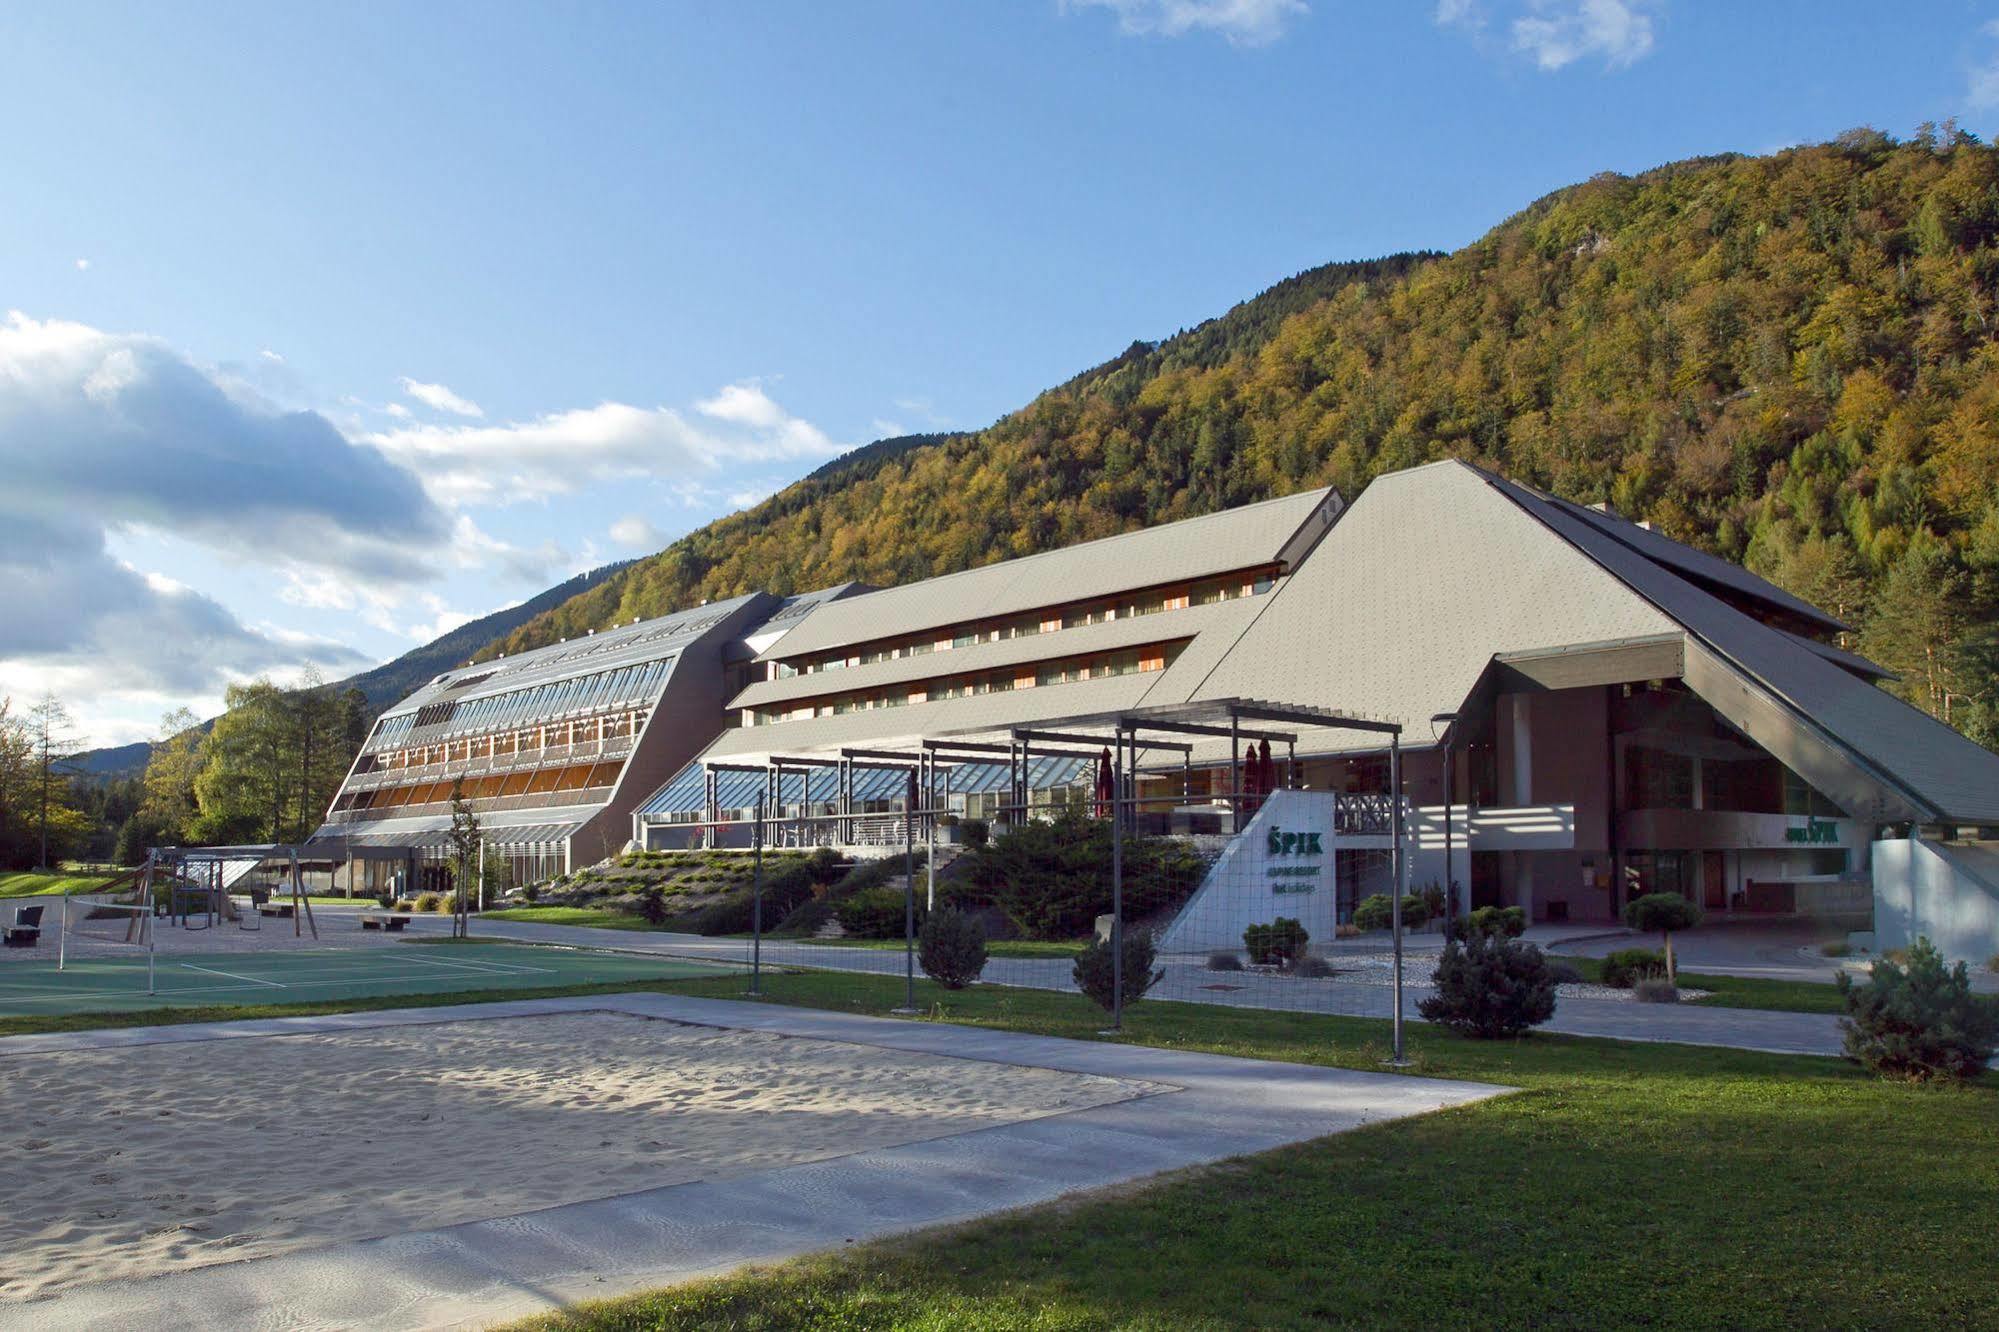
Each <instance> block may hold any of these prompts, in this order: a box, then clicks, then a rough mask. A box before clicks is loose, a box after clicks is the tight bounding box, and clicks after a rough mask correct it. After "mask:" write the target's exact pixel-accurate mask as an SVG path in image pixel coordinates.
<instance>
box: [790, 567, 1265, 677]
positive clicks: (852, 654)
mask: <svg viewBox="0 0 1999 1332" xmlns="http://www.w3.org/2000/svg"><path fill="white" fill-rule="evenodd" d="M1275 583H1276V578H1275V575H1274V574H1273V573H1272V572H1271V571H1270V570H1267V569H1266V570H1263V571H1261V572H1256V573H1246V574H1230V575H1227V576H1225V577H1221V578H1208V579H1203V580H1202V581H1200V582H1197V583H1192V584H1187V585H1183V586H1180V587H1171V588H1155V589H1153V590H1151V591H1149V592H1141V593H1137V594H1135V595H1133V596H1129V597H1123V598H1118V599H1115V600H1109V601H1088V602H1077V603H1076V604H1074V605H1070V606H1057V607H1053V608H1051V609H1049V610H1044V611H1036V612H1033V613H1032V614H1028V615H1018V616H1014V617H1012V618H1011V619H1007V620H1003V621H998V622H994V621H979V622H977V623H973V624H962V625H958V626H957V627H955V628H950V629H941V630H936V631H934V632H930V633H926V634H922V635H918V636H914V637H910V638H904V639H898V640H895V641H893V642H881V643H870V644H866V645H864V646H862V647H858V648H842V649H841V650H840V651H839V652H838V653H834V654H830V655H827V656H821V657H810V658H806V659H804V660H802V661H798V662H788V661H782V662H779V663H777V672H776V674H777V678H778V679H780V680H788V679H790V678H791V677H793V676H797V675H816V674H818V673H820V672H822V671H838V670H844V669H846V668H847V667H850V666H871V665H873V664H874V663H876V662H880V661H898V660H900V659H902V658H904V657H921V656H926V655H928V654H929V653H932V652H948V651H950V650H951V649H953V648H965V647H975V646H977V645H978V644H980V643H998V642H1003V641H1005V640H1007V639H1012V638H1031V637H1033V636H1034V635H1036V634H1052V633H1054V632H1056V631H1057V630H1061V629H1080V628H1083V627H1084V626H1086V625H1092V624H1106V623H1109V622H1111V621H1115V620H1129V619H1132V618H1134V617H1136V616H1140V615H1156V614H1158V613H1159V612H1161V611H1169V610H1185V609H1186V608H1187V607H1189V606H1209V605H1213V604H1214V603H1215V602H1218V601H1232V600H1234V599H1236V598H1237V597H1250V596H1256V595H1259V594H1261V593H1264V592H1268V591H1269V590H1270V589H1271V587H1272V586H1274V585H1275Z"/></svg>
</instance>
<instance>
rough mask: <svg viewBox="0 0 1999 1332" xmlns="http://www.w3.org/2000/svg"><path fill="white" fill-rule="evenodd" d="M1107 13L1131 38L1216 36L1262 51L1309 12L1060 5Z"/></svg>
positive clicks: (1229, 4) (1201, 1)
mask: <svg viewBox="0 0 1999 1332" xmlns="http://www.w3.org/2000/svg"><path fill="white" fill-rule="evenodd" d="M1068 6H1075V7H1078V8H1092V9H1108V10H1110V11H1111V12H1112V13H1114V14H1116V15H1117V20H1118V26H1119V27H1120V28H1122V29H1123V30H1124V31H1125V32H1128V33H1131V34H1133V35H1134V36H1159V37H1181V36H1185V35H1186V34H1187V33H1190V32H1196V31H1204V32H1217V33H1220V34H1221V35H1222V36H1224V37H1226V38H1228V40H1229V41H1230V42H1232V43H1234V44H1235V45H1237V46H1264V45H1267V44H1269V43H1271V42H1274V41H1276V40H1277V39H1278V38H1279V37H1282V36H1283V35H1284V28H1285V25H1286V24H1287V23H1288V22H1290V20H1292V19H1294V18H1302V17H1303V16H1304V15H1306V14H1308V13H1310V12H1311V10H1310V7H1309V6H1307V5H1306V3H1305V0H1065V7H1068Z"/></svg>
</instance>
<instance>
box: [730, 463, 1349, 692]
mask: <svg viewBox="0 0 1999 1332" xmlns="http://www.w3.org/2000/svg"><path fill="white" fill-rule="evenodd" d="M1332 494H1333V492H1332V491H1331V490H1330V489H1320V490H1307V491H1302V492H1300V493H1299V494H1296V495H1286V496H1284V497H1283V498H1281V499H1272V500H1265V501H1263V502H1262V503H1260V504H1248V505H1244V506H1243V507H1241V508H1239V509H1228V510H1225V511H1223V512H1221V513H1211V514H1207V515H1205V516H1203V517H1200V518H1189V519H1186V520H1185V521H1183V522H1178V523H1167V524H1165V525H1164V526H1161V527H1151V528H1146V529H1145V530H1143V531H1139V532H1127V533H1124V534H1123V535H1121V536H1114V537H1105V538H1103V539H1101V540H1098V541H1086V542H1084V543H1082V544H1081V545H1076V546H1065V547H1063V548H1062V549H1060V550H1050V551H1043V552H1041V553H1040V554H1037V555H1026V556H1022V557H1021V558H1019V559H1013V560H1005V561H1002V562H1000V563H998V564H987V565H982V566H981V567H979V568H976V569H966V570H964V571H962V572H960V573H954V574H945V575H943V576H942V577H939V578H927V579H924V580H923V581H922V582H917V583H907V584H904V585H903V586H901V587H890V588H883V589H882V590H880V591H878V592H869V593H866V594H864V595H861V596H856V597H848V598H845V599H843V600H840V601H835V602H832V603H830V604H828V605H825V606H822V607H820V608H819V609H818V610H817V611H815V612H814V613H813V614H812V615H811V616H809V617H808V618H807V619H806V621H805V623H803V624H801V625H800V626H798V628H796V629H794V630H792V631H791V632H790V633H788V634H786V635H785V636H784V638H783V639H781V640H780V641H779V642H778V643H777V644H776V645H775V646H774V647H771V648H768V649H766V650H765V651H764V653H763V659H764V660H771V659H773V658H775V657H777V656H784V657H796V656H799V655H802V654H804V653H810V652H818V651H822V650H824V649H827V648H833V647H840V646H843V645H847V644H854V643H865V642H871V641H873V640H876V639H883V638H895V637H899V636H901V635H903V634H911V633H916V632H918V631H920V630H925V629H941V628H944V627H946V626H948V625H954V624H961V623H963V622H965V621H967V620H976V619H982V618H985V617H988V616H997V615H1014V614H1018V613H1020V612H1022V611H1029V610H1035V609H1038V608H1040V607H1044V606H1052V605H1057V604H1060V603H1062V602H1065V601H1079V600H1084V599H1087V598H1092V597H1100V596H1112V595H1115V594H1117V593H1120V592H1127V591H1131V590H1134V589H1137V588H1142V587H1151V586H1155V585H1158V584H1161V583H1174V582H1180V581H1182V580H1187V579H1194V578H1202V577H1206V576H1207V575H1210V574H1219V573H1226V572H1228V571H1230V570H1233V569H1246V568H1250V567H1252V566H1254V565H1258V564H1267V563H1271V562H1273V561H1275V560H1276V559H1277V558H1278V555H1279V553H1280V552H1281V551H1282V550H1283V549H1284V547H1285V545H1286V544H1287V543H1288V542H1289V541H1290V540H1291V538H1292V537H1293V536H1295V535H1297V534H1298V533H1299V531H1300V529H1302V528H1304V527H1305V526H1306V524H1307V523H1308V522H1310V521H1312V520H1313V517H1314V515H1315V514H1316V513H1317V512H1318V511H1319V509H1320V508H1321V506H1323V505H1324V504H1325V503H1326V501H1327V500H1328V498H1329V497H1330V496H1332Z"/></svg>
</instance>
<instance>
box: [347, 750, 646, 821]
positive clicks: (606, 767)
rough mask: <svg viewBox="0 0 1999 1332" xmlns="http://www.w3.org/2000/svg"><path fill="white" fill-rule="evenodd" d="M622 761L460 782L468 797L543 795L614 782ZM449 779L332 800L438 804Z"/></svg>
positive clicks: (353, 804)
mask: <svg viewBox="0 0 1999 1332" xmlns="http://www.w3.org/2000/svg"><path fill="white" fill-rule="evenodd" d="M623 767H624V764H623V763H622V762H620V763H574V764H570V765H569V766H567V767H555V768H539V769H533V770H523V771H521V772H511V773H501V774H495V775H493V776H490V777H468V778H466V779H465V780H464V781H463V782H462V783H459V785H460V789H461V790H462V792H463V794H464V796H465V798H466V799H467V800H497V799H503V798H505V797H508V796H520V795H541V794H544V793H546V792H550V791H586V790H592V789H596V788H600V787H606V786H615V785H616V784H617V781H618V772H619V770H620V769H622V768H623ZM452 785H453V783H452V782H450V781H442V782H417V783H415V784H413V785H410V786H390V787H383V788H382V789H381V790H378V791H346V792H343V793H342V794H341V796H340V798H339V799H338V800H335V801H334V802H333V808H334V810H335V811H336V812H338V811H341V810H361V809H398V808H401V807H403V806H406V805H435V804H441V803H443V802H445V801H448V800H450V799H451V788H452Z"/></svg>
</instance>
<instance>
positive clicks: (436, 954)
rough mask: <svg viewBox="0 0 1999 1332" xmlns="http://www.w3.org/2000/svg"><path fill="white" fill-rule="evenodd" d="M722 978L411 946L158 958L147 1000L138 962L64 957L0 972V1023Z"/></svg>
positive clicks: (700, 967)
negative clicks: (61, 961) (62, 961)
mask: <svg viewBox="0 0 1999 1332" xmlns="http://www.w3.org/2000/svg"><path fill="white" fill-rule="evenodd" d="M730 970H735V968H733V967H730V966H727V965H724V964H719V963H712V962H686V961H681V960H679V959H677V958H658V957H639V956H635V955H633V954H630V953H605V952H596V951H593V950H590V949H583V948H551V947H535V946H530V945H525V944H504V943H450V944H447V943H435V944H427V943H410V944H400V945H397V946H395V947H390V948H369V949H346V950H328V951H323V952H285V953H276V952H274V953H267V954H254V953H252V954H244V953H216V954H205V953H192V954H175V955H168V954H161V955H160V956H159V957H158V958H157V959H156V961H155V963H154V978H153V988H154V993H152V994H147V993H146V959H145V958H144V957H108V958H107V957H90V958H80V959H79V958H72V959H71V960H70V962H69V965H68V966H67V967H66V968H65V969H63V970H61V971H58V970H56V964H55V961H54V960H53V959H51V960H49V961H46V962H22V963H16V964H13V965H10V966H7V967H4V968H0V1017H29V1016H38V1017H46V1016H49V1015H52V1014H60V1013H115V1012H126V1011H131V1010H144V1009H152V1008H184V1007H190V1006H200V1005H208V1004H227V1005H236V1006H240V1005H249V1004H285V1003H301V1004H302V1003H323V1002H326V1001H328V1000H337V999H372V998H376V997H379V996H384V995H425V994H448V993H451V992H453V991H460V990H516V989H518V990H530V989H543V988H546V987H549V986H563V985H592V984H599V983H603V982H615V981H633V982H636V981H661V980H685V979H688V978H691V977H696V976H713V975H716V974H718V973H720V972H724V971H730Z"/></svg>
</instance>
